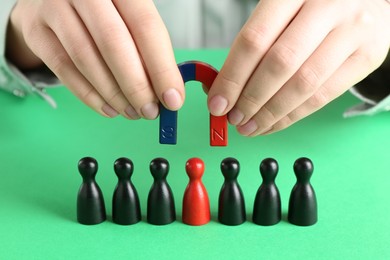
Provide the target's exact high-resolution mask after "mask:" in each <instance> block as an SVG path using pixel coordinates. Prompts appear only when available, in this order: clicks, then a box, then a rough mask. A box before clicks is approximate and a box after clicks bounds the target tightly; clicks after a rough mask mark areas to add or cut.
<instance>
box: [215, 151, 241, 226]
mask: <svg viewBox="0 0 390 260" xmlns="http://www.w3.org/2000/svg"><path fill="white" fill-rule="evenodd" d="M221 171H222V174H223V176H224V178H225V181H224V183H223V185H222V188H221V191H220V193H219V200H218V220H219V222H221V223H222V224H225V225H229V226H235V225H240V224H242V223H243V222H245V220H246V212H245V201H244V195H243V193H242V191H241V188H240V185H239V184H238V182H237V177H238V173H239V171H240V163H239V162H238V161H237V160H236V159H234V158H226V159H224V160H223V161H222V162H221Z"/></svg>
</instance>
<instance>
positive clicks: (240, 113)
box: [208, 0, 390, 136]
mask: <svg viewBox="0 0 390 260" xmlns="http://www.w3.org/2000/svg"><path fill="white" fill-rule="evenodd" d="M389 26H390V4H389V3H388V2H386V1H385V0H333V1H329V0H295V1H289V0H262V1H260V3H259V4H258V6H257V7H256V9H255V11H254V13H253V14H252V16H251V17H250V18H249V20H248V21H247V23H246V24H245V25H244V27H243V28H242V30H241V32H240V33H239V35H238V36H237V38H236V39H235V41H234V43H233V46H232V48H231V50H230V53H229V55H228V58H227V59H226V62H225V64H224V65H223V67H222V69H221V71H220V73H219V75H218V77H217V78H216V80H215V81H214V84H213V86H212V87H211V89H210V92H209V99H208V105H209V109H210V112H211V113H212V114H213V115H216V116H219V115H223V114H226V113H228V112H229V113H228V119H229V122H230V123H231V124H233V125H236V126H237V129H238V131H239V132H240V133H241V134H242V135H245V136H256V135H259V134H269V133H273V132H276V131H278V130H281V129H284V128H286V127H288V126H289V125H291V124H293V123H295V122H296V121H298V120H300V119H302V118H304V117H306V116H307V115H309V114H311V113H313V112H315V111H316V110H318V109H320V108H321V107H323V106H324V105H325V104H327V103H328V102H330V101H332V100H333V99H335V98H336V97H338V96H339V95H341V94H342V93H343V92H345V91H346V90H347V89H348V88H350V87H351V86H352V85H354V84H355V83H357V82H359V81H360V80H362V79H363V78H365V77H366V76H367V75H368V74H369V73H371V72H372V71H373V70H375V69H376V68H377V67H379V66H380V64H381V63H382V62H383V61H384V59H385V57H386V55H387V54H388V51H389V47H390V30H389Z"/></svg>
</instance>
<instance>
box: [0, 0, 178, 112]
mask: <svg viewBox="0 0 390 260" xmlns="http://www.w3.org/2000/svg"><path fill="white" fill-rule="evenodd" d="M7 55H8V56H9V58H10V59H12V61H13V62H14V63H16V65H18V66H20V67H22V68H31V67H35V66H38V65H39V64H41V62H42V61H43V62H44V63H45V64H46V65H47V66H48V67H49V68H50V69H51V70H52V71H53V72H54V73H55V74H56V76H57V77H58V78H59V79H60V80H61V81H62V82H63V83H64V84H65V85H66V86H67V87H68V88H69V89H70V90H71V91H72V92H73V93H74V94H75V95H76V96H77V97H79V98H80V99H81V100H82V101H83V102H84V103H85V104H87V105H88V106H90V107H91V108H93V109H94V110H96V111H97V112H99V113H100V114H102V115H105V116H108V117H114V116H116V115H117V114H118V113H120V114H122V115H123V116H125V117H126V118H129V119H138V118H139V117H144V118H147V119H154V118H156V117H157V116H158V113H159V111H158V100H160V101H161V102H162V103H163V104H164V106H166V107H167V108H169V109H171V110H177V109H179V108H180V107H181V106H182V103H183V100H184V84H183V80H182V78H181V76H180V72H179V70H178V67H177V65H176V61H175V58H174V55H173V50H172V46H171V42H170V39H169V35H168V33H167V30H166V28H165V26H164V24H163V22H162V20H161V18H160V16H159V14H158V12H157V10H156V8H155V6H154V4H153V1H152V0H133V1H120V0H113V1H111V0H101V1H95V0H83V1H78V0H62V1H53V0H42V1H35V0H20V1H18V3H17V4H16V6H15V8H14V10H13V11H12V14H11V18H10V25H9V30H8V37H7Z"/></svg>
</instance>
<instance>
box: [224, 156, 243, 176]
mask: <svg viewBox="0 0 390 260" xmlns="http://www.w3.org/2000/svg"><path fill="white" fill-rule="evenodd" d="M221 172H222V174H223V177H225V179H226V180H234V179H236V178H237V176H238V173H239V172H240V163H239V162H238V161H237V160H236V159H234V158H231V157H229V158H226V159H223V160H222V162H221Z"/></svg>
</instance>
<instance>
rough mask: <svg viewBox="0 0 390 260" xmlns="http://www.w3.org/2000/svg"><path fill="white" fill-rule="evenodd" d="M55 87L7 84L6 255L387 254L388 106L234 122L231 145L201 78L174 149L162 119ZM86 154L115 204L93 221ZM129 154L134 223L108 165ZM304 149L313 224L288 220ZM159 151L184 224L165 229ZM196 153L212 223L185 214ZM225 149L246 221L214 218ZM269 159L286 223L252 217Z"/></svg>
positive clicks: (3, 149)
mask: <svg viewBox="0 0 390 260" xmlns="http://www.w3.org/2000/svg"><path fill="white" fill-rule="evenodd" d="M226 55H227V51H226V50H209V51H177V52H176V58H177V61H178V62H182V61H186V60H192V59H197V60H201V61H204V62H207V63H210V64H211V65H213V66H215V67H216V68H217V69H220V67H221V65H222V63H223V61H224V59H225V57H226ZM48 92H49V93H50V94H51V95H52V96H53V97H54V98H55V99H56V101H57V102H58V109H51V108H50V107H49V106H48V105H47V104H46V103H45V102H44V101H42V100H41V99H40V98H38V97H35V96H33V97H29V98H27V99H24V100H21V99H18V98H15V97H13V96H11V95H8V94H5V93H4V94H3V93H0V104H1V110H0V259H26V258H32V259H70V258H75V257H76V258H83V259H109V258H111V259H112V258H118V257H127V258H131V259H145V258H148V259H157V258H158V259H199V258H201V257H202V258H205V259H211V258H212V259H238V258H240V259H244V258H245V259H255V258H256V259H259V258H265V259H287V258H289V259H310V258H311V259H330V258H332V259H367V258H369V257H370V258H372V259H384V258H387V259H389V258H390V249H389V241H390V221H389V219H390V203H389V200H390V168H389V155H388V154H389V152H388V151H389V149H390V138H389V133H390V132H389V130H390V113H383V114H379V115H376V116H373V117H357V118H351V119H343V118H342V112H343V111H344V110H345V109H347V108H348V107H350V106H352V105H354V104H356V103H357V102H359V101H358V100H356V99H355V98H354V97H352V96H351V95H350V94H349V93H346V94H344V95H343V96H342V97H340V98H339V99H337V100H336V101H334V102H332V103H331V104H329V105H328V106H326V107H325V108H324V109H322V110H320V111H319V112H317V113H315V114H314V115H312V116H310V117H308V118H306V119H304V120H302V121H300V122H299V123H297V124H295V125H293V126H291V127H290V128H289V129H287V130H285V131H282V132H279V133H276V134H273V135H270V136H264V137H257V138H245V137H242V136H240V135H238V134H237V132H236V131H235V129H234V128H233V127H229V145H228V146H227V147H210V146H209V140H208V121H209V120H208V112H207V107H206V95H205V94H204V93H203V92H202V90H201V86H200V83H198V82H189V83H187V84H186V94H187V99H186V102H185V104H184V107H183V108H182V109H181V110H180V112H179V124H178V144H177V145H175V146H169V145H160V144H159V143H158V120H155V121H145V120H139V121H128V120H126V119H124V118H121V117H118V118H115V119H107V118H103V117H101V116H99V115H98V114H96V113H95V112H93V111H92V110H91V109H89V108H88V107H86V106H84V105H83V104H82V103H81V102H80V101H78V100H77V99H76V98H75V97H74V96H72V95H71V94H70V92H69V91H68V90H67V89H66V88H58V89H52V90H49V91H48ZM84 156H93V157H95V158H96V159H97V160H98V162H99V172H98V175H97V182H98V183H99V185H100V187H101V189H102V191H103V194H104V196H105V202H106V208H107V213H108V221H106V222H104V223H102V224H100V225H96V226H83V225H80V224H78V223H77V221H76V196H77V191H78V189H79V187H80V184H81V176H80V175H79V173H78V171H77V163H78V160H79V159H80V158H82V157H84ZM122 156H125V157H129V158H130V159H131V160H133V162H134V166H135V171H134V175H133V182H134V185H135V186H136V188H137V190H138V194H139V196H140V199H141V210H142V215H143V220H142V222H140V223H138V224H136V225H132V226H119V225H116V224H113V223H112V221H111V199H112V193H113V190H114V187H115V185H116V181H117V179H116V176H115V174H114V172H113V162H114V161H115V160H116V159H117V158H119V157H122ZM301 156H306V157H309V158H311V159H312V161H313V162H314V168H315V171H314V174H313V177H312V185H313V187H314V189H315V191H316V194H317V200H318V205H319V212H318V213H319V221H318V223H317V224H316V225H314V226H311V227H298V226H293V225H291V224H289V223H288V222H287V221H286V213H287V206H288V198H289V195H290V191H291V189H292V187H293V185H294V183H295V176H294V174H293V171H292V165H293V163H294V161H295V160H296V159H297V158H298V157H301ZM155 157H164V158H166V159H167V160H168V161H169V162H170V166H171V170H170V173H169V175H168V182H169V183H170V185H171V188H172V190H173V193H174V196H175V202H176V210H177V213H178V221H176V222H174V223H173V224H170V225H167V226H153V225H150V224H148V223H147V222H146V221H145V218H146V200H147V195H148V191H149V189H150V186H151V184H152V176H151V174H150V172H149V163H150V161H151V160H152V159H153V158H155ZM191 157H200V158H202V159H203V160H204V162H205V165H206V171H205V174H204V177H203V182H204V184H205V186H206V188H207V190H208V194H209V198H210V204H211V213H212V221H211V222H210V223H209V224H207V225H204V226H200V227H193V226H188V225H185V224H183V223H182V222H181V203H182V197H183V193H184V189H185V187H186V185H187V182H188V178H187V175H186V174H185V170H184V165H185V162H186V161H187V160H188V159H189V158H191ZM226 157H235V158H237V159H238V160H239V161H240V164H241V172H240V176H239V178H238V180H239V183H240V185H241V188H242V190H243V192H244V195H245V199H246V208H247V216H248V220H249V221H247V222H245V223H244V224H242V225H240V226H235V227H230V226H224V225H222V224H220V223H218V222H217V220H216V216H217V208H218V205H217V201H218V194H219V190H220V188H221V185H222V182H223V177H222V174H221V172H220V169H219V167H220V163H221V160H222V159H224V158H226ZM267 157H273V158H275V159H276V160H278V162H279V168H280V171H279V174H278V177H277V179H276V183H277V185H278V187H279V190H280V193H281V197H282V211H283V220H282V221H281V222H280V223H279V224H277V225H275V226H271V227H263V226H257V225H255V224H253V223H252V222H251V221H250V220H251V214H252V207H253V201H254V197H255V194H256V191H257V189H258V187H259V185H260V183H261V178H260V174H259V171H258V168H259V164H260V162H261V160H263V159H264V158H267Z"/></svg>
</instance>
